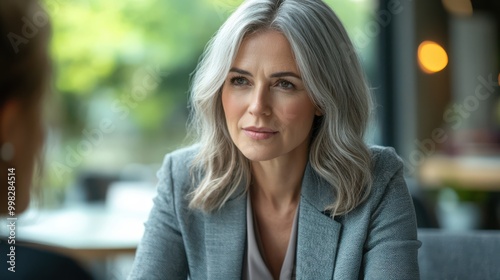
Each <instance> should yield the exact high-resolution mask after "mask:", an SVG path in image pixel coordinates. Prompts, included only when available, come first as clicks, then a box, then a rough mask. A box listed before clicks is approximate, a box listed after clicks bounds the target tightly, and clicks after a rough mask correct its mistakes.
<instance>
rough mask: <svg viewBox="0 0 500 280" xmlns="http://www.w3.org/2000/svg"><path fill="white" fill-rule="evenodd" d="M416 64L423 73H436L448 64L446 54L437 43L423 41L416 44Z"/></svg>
mask: <svg viewBox="0 0 500 280" xmlns="http://www.w3.org/2000/svg"><path fill="white" fill-rule="evenodd" d="M418 64H419V65H420V68H422V70H423V71H424V72H425V73H429V74H430V73H436V72H439V71H441V70H443V69H444V68H445V67H446V65H448V55H447V54H446V51H445V50H444V49H443V47H441V46H440V45H439V44H437V43H435V42H432V41H424V42H422V43H421V44H420V46H418Z"/></svg>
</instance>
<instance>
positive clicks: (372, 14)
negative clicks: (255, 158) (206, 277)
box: [18, 0, 500, 279]
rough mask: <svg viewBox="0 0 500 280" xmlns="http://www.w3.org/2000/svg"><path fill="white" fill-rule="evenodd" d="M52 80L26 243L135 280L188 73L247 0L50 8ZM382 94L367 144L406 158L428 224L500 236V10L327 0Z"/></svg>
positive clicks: (177, 133)
mask: <svg viewBox="0 0 500 280" xmlns="http://www.w3.org/2000/svg"><path fill="white" fill-rule="evenodd" d="M44 2H45V5H46V10H47V12H48V13H49V15H50V16H51V18H52V25H53V39H52V43H51V51H52V56H53V60H54V65H53V68H54V69H53V70H54V82H53V84H54V86H53V94H52V96H51V100H50V101H49V102H47V103H48V104H47V114H48V121H49V123H48V129H49V131H48V135H47V144H46V153H45V154H46V155H45V164H44V166H43V167H44V172H43V175H42V176H41V177H40V179H39V180H38V184H39V185H41V186H43V192H41V193H40V195H39V196H38V198H37V199H36V200H35V203H34V204H33V207H32V208H31V210H30V211H28V212H27V213H26V214H25V215H24V217H23V219H22V220H21V221H20V223H21V225H22V226H21V227H20V228H19V229H18V230H19V234H18V238H19V239H24V240H26V241H27V242H31V243H33V244H34V245H35V246H39V247H42V248H45V249H49V250H55V251H57V252H60V253H63V254H66V255H69V256H70V257H73V258H75V259H77V260H78V261H79V262H81V263H82V264H83V265H84V266H85V267H87V268H88V269H89V270H90V271H92V273H93V274H94V275H95V276H96V278H97V279H123V278H125V277H126V275H127V273H128V271H129V269H130V265H131V262H132V261H133V253H134V251H135V247H136V246H137V243H138V241H139V239H140V237H141V235H142V231H143V226H142V223H143V222H144V220H145V219H146V217H147V213H148V211H149V209H150V207H151V205H152V202H151V199H152V197H153V196H154V192H155V184H156V176H155V174H156V171H157V170H158V168H159V167H160V164H161V162H162V159H163V156H164V155H165V154H166V153H168V152H170V151H172V150H174V149H176V148H179V147H182V146H183V145H185V144H186V143H187V140H186V120H187V117H188V109H187V96H188V89H189V79H190V74H191V73H192V72H193V70H194V69H195V66H196V64H197V61H198V59H199V57H200V55H201V53H202V51H203V49H204V46H205V44H206V43H207V41H208V40H209V39H210V38H211V36H212V35H213V34H214V32H215V31H216V30H217V28H218V27H219V26H220V25H221V24H222V23H223V22H224V20H225V19H226V18H227V16H228V15H229V14H230V13H231V11H232V10H234V9H235V8H236V7H237V6H238V5H239V4H240V3H241V2H242V1H239V0H200V1H196V2H195V1H182V0H168V1H159V0H124V1H119V2H117V1H111V0H71V1H62V0H45V1H44ZM326 2H327V3H328V4H329V5H330V6H331V7H332V8H333V10H334V11H335V12H336V13H337V14H338V16H339V17H340V19H341V20H342V22H343V23H344V25H345V26H346V28H347V30H348V32H349V33H350V35H351V38H352V40H353V41H354V43H355V45H356V48H357V51H358V53H359V55H360V57H361V60H362V64H363V66H364V68H365V71H366V73H367V76H368V78H369V81H370V84H371V87H372V89H373V93H374V96H375V99H376V103H377V106H376V114H375V116H374V120H373V122H372V123H371V125H370V129H369V133H368V136H367V141H368V142H369V143H373V144H379V145H387V146H393V147H395V149H396V151H397V152H398V154H400V155H401V157H402V158H403V160H404V161H405V167H406V176H407V182H408V185H409V188H410V191H411V193H412V195H413V197H414V203H415V208H416V211H417V217H418V224H419V227H422V228H424V227H427V228H445V229H449V230H455V231H467V230H472V229H500V192H499V191H500V133H499V132H500V130H499V129H500V101H499V78H500V71H499V68H500V56H499V54H500V47H499V46H500V41H499V30H500V2H498V1H496V0H473V1H471V0H442V1H435V0H419V1H412V0H345V1H344V0H343V1H334V0H328V1H326Z"/></svg>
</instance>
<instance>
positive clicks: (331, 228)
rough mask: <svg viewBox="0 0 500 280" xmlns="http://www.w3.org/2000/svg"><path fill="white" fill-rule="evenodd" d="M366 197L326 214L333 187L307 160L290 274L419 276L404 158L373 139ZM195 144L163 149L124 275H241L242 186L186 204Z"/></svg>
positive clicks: (243, 240)
mask: <svg viewBox="0 0 500 280" xmlns="http://www.w3.org/2000/svg"><path fill="white" fill-rule="evenodd" d="M370 149H371V152H372V157H373V163H374V168H373V176H374V178H373V185H372V190H371V193H370V195H369V198H368V199H367V200H366V201H364V202H363V203H362V204H360V205H359V206H358V207H357V208H356V209H354V210H353V211H351V212H349V213H348V214H346V215H343V216H338V217H335V219H332V218H331V217H330V216H329V213H326V212H325V211H324V209H325V207H326V206H327V205H329V204H331V203H332V201H333V199H334V197H335V196H334V192H333V188H332V187H331V186H329V184H328V183H327V182H326V181H325V180H323V179H322V178H321V177H320V176H319V175H318V174H317V173H316V172H315V171H314V170H313V169H312V167H311V166H310V165H309V164H308V165H307V167H306V170H305V173H304V178H303V181H302V188H301V197H300V206H299V219H298V235H297V249H296V276H297V279H319V280H321V279H419V270H418V262H417V254H418V248H419V247H420V244H421V243H420V241H418V240H417V226H416V218H415V212H414V208H413V203H412V199H411V197H410V195H409V192H408V189H407V187H406V183H405V181H404V178H403V163H402V160H401V159H400V158H399V157H398V156H397V155H396V153H395V152H394V150H393V149H392V148H384V147H379V146H373V147H371V148H370ZM196 152H197V148H196V146H192V147H188V148H184V149H181V150H177V151H175V152H173V153H171V154H168V155H166V157H165V160H164V163H163V166H162V167H161V169H160V170H159V171H158V178H159V183H158V190H157V191H158V194H157V196H156V198H155V199H154V207H153V209H152V210H151V213H150V215H149V218H148V221H147V222H146V224H145V233H144V237H143V239H142V241H141V243H140V245H139V247H138V249H137V253H136V258H135V261H134V265H133V267H132V272H131V274H130V275H129V279H148V280H149V279H193V280H198V279H204V280H205V279H217V280H230V279H241V275H242V269H243V260H244V254H245V248H246V193H245V190H244V186H240V189H239V191H238V192H237V193H236V194H234V195H233V196H232V197H231V198H230V199H229V200H228V201H227V202H226V204H225V205H224V206H223V207H222V208H221V209H220V210H218V211H215V212H212V213H203V212H201V211H199V210H192V209H189V208H188V203H189V201H188V199H187V198H186V195H187V194H188V192H189V191H190V190H192V188H193V186H192V182H193V181H192V179H191V177H190V170H189V168H190V162H191V160H192V159H193V157H194V155H195V154H196Z"/></svg>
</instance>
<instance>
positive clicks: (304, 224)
mask: <svg viewBox="0 0 500 280" xmlns="http://www.w3.org/2000/svg"><path fill="white" fill-rule="evenodd" d="M333 199H334V193H333V189H332V187H331V186H330V185H329V184H328V183H327V182H326V181H325V180H323V179H322V178H320V177H319V175H318V174H316V172H314V170H313V169H312V167H311V166H310V165H309V164H308V165H307V167H306V170H305V173H304V179H303V181H302V189H301V200H300V207H299V225H298V233H297V235H298V236H297V253H296V256H297V257H296V278H297V279H332V278H333V271H334V266H335V257H336V255H337V247H338V240H339V236H340V230H341V228H342V226H341V224H340V223H339V222H337V221H335V220H334V219H332V218H330V216H329V213H325V211H324V209H325V208H326V206H327V205H329V204H331V203H332V201H333Z"/></svg>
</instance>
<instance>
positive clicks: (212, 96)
mask: <svg viewBox="0 0 500 280" xmlns="http://www.w3.org/2000/svg"><path fill="white" fill-rule="evenodd" d="M262 29H273V30H277V31H279V32H281V33H283V34H284V36H285V37H286V38H287V39H288V41H289V43H290V45H291V47H292V50H293V52H294V55H295V59H296V63H297V66H298V68H299V71H300V73H302V79H303V81H304V84H305V87H306V89H307V91H308V92H309V94H310V98H311V100H312V102H313V103H314V104H315V105H316V106H317V107H318V108H320V110H321V111H322V113H323V115H322V116H321V117H316V119H315V123H314V124H313V133H312V136H311V137H312V139H311V142H310V152H309V162H310V164H311V166H312V168H313V169H314V170H315V171H316V172H317V173H318V174H319V175H320V176H322V177H323V178H324V179H325V180H326V181H327V182H329V183H330V184H331V186H332V188H334V191H335V194H336V197H335V199H334V198H332V204H331V205H329V207H328V208H327V209H325V210H329V211H330V212H331V213H332V216H335V215H342V214H346V213H348V212H349V211H351V210H353V209H354V208H355V207H356V206H357V205H359V204H360V203H361V202H362V201H363V200H364V199H366V197H367V196H368V194H369V191H370V188H371V182H372V175H371V169H372V166H371V153H370V151H369V149H368V147H367V145H366V144H365V142H364V134H365V130H366V127H367V123H368V121H369V117H370V113H371V107H372V101H371V96H370V91H369V89H368V86H367V83H366V80H365V77H364V74H363V70H362V68H361V66H360V63H359V60H358V57H357V56H356V54H355V53H356V52H355V51H354V47H353V45H352V43H351V40H350V39H349V37H348V35H347V32H346V30H345V29H344V27H343V25H342V23H341V22H340V20H339V19H338V18H337V16H336V15H335V13H334V12H333V11H332V10H331V9H330V8H329V7H328V6H327V5H326V4H325V3H324V2H322V1H321V0H282V1H279V0H278V1H277V0H247V1H245V2H244V3H243V4H242V5H241V6H239V7H238V9H237V10H236V11H235V12H234V13H233V14H232V15H231V16H230V17H229V18H228V19H227V21H226V22H225V23H224V24H223V25H222V26H221V27H220V29H219V31H218V32H217V33H216V35H215V36H214V37H213V38H212V39H211V40H210V42H209V43H208V45H207V47H206V49H205V52H204V54H203V56H202V59H201V61H200V63H199V64H198V67H197V69H196V71H195V74H194V77H193V81H192V86H191V107H192V116H191V121H190V130H191V132H194V133H195V136H196V141H197V142H198V143H200V150H199V153H198V155H197V157H196V158H195V160H194V162H193V169H197V170H202V171H203V172H202V174H203V175H202V176H201V178H199V181H198V182H197V185H198V186H197V187H196V188H195V189H194V190H193V192H192V193H191V196H190V199H191V200H190V207H192V208H198V209H201V210H204V211H212V210H215V209H218V208H220V207H222V206H223V205H224V203H225V202H226V201H227V200H228V199H229V197H230V196H231V195H232V194H233V193H234V192H235V191H236V190H237V188H238V186H239V185H240V184H245V185H246V190H248V187H249V185H250V180H251V174H250V163H249V160H248V159H246V158H245V157H244V156H243V155H242V154H241V152H240V151H239V150H238V149H237V147H236V146H235V145H234V143H233V142H232V140H231V138H230V136H229V132H228V130H227V126H226V121H225V117H224V111H223V108H222V101H221V88H222V85H223V83H224V81H225V79H226V77H227V74H228V72H229V70H230V67H231V63H232V61H233V60H234V58H235V56H236V53H237V51H238V48H239V46H240V43H241V41H242V40H243V38H244V37H245V36H246V35H247V34H250V33H253V32H256V31H259V30H262Z"/></svg>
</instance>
